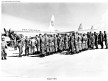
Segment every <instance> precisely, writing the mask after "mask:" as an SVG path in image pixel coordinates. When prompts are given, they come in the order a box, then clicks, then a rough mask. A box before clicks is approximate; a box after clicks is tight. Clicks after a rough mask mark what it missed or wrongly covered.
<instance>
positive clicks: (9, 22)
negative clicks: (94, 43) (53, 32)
mask: <svg viewBox="0 0 108 81" xmlns="http://www.w3.org/2000/svg"><path fill="white" fill-rule="evenodd" d="M52 14H53V15H54V17H55V29H57V30H61V31H71V30H77V29H78V26H79V24H80V23H82V26H83V28H84V29H89V28H91V26H94V28H103V27H102V26H101V25H102V24H103V18H104V20H105V22H106V23H107V22H108V19H107V20H106V19H105V18H106V16H107V18H108V4H106V3H2V27H6V28H11V29H22V28H28V29H40V30H44V29H45V30H47V29H48V27H49V24H50V20H51V16H52Z"/></svg>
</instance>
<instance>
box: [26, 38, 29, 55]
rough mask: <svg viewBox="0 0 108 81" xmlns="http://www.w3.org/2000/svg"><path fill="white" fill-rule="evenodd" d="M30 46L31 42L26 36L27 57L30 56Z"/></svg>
mask: <svg viewBox="0 0 108 81" xmlns="http://www.w3.org/2000/svg"><path fill="white" fill-rule="evenodd" d="M29 46H30V40H29V38H28V37H27V36H26V37H25V56H26V55H27V56H28V55H29Z"/></svg>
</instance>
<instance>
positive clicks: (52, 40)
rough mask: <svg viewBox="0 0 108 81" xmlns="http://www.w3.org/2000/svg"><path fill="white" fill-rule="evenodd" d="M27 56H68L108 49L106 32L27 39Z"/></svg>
mask: <svg viewBox="0 0 108 81" xmlns="http://www.w3.org/2000/svg"><path fill="white" fill-rule="evenodd" d="M24 41H25V55H29V54H35V53H40V54H41V55H44V56H47V55H50V54H53V53H58V52H62V51H67V53H68V54H74V53H79V52H81V51H83V50H88V49H98V48H99V47H98V45H100V46H101V48H102V49H103V48H106V49H107V48H108V38H107V34H106V31H104V33H102V32H101V31H100V32H99V33H96V32H94V33H91V32H87V34H85V33H83V34H82V33H78V32H72V33H69V34H66V33H65V34H44V35H42V34H39V35H36V37H34V38H31V37H30V38H27V37H26V38H25V40H24Z"/></svg>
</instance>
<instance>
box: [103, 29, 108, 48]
mask: <svg viewBox="0 0 108 81" xmlns="http://www.w3.org/2000/svg"><path fill="white" fill-rule="evenodd" d="M107 39H108V37H107V34H106V31H104V42H105V48H106V49H107V48H108V44H107V43H108V42H107V41H108V40H107Z"/></svg>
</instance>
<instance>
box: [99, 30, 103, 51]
mask: <svg viewBox="0 0 108 81" xmlns="http://www.w3.org/2000/svg"><path fill="white" fill-rule="evenodd" d="M103 39H104V37H103V33H102V32H101V31H100V32H99V35H98V40H99V41H98V42H99V44H100V45H101V49H103Z"/></svg>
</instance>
